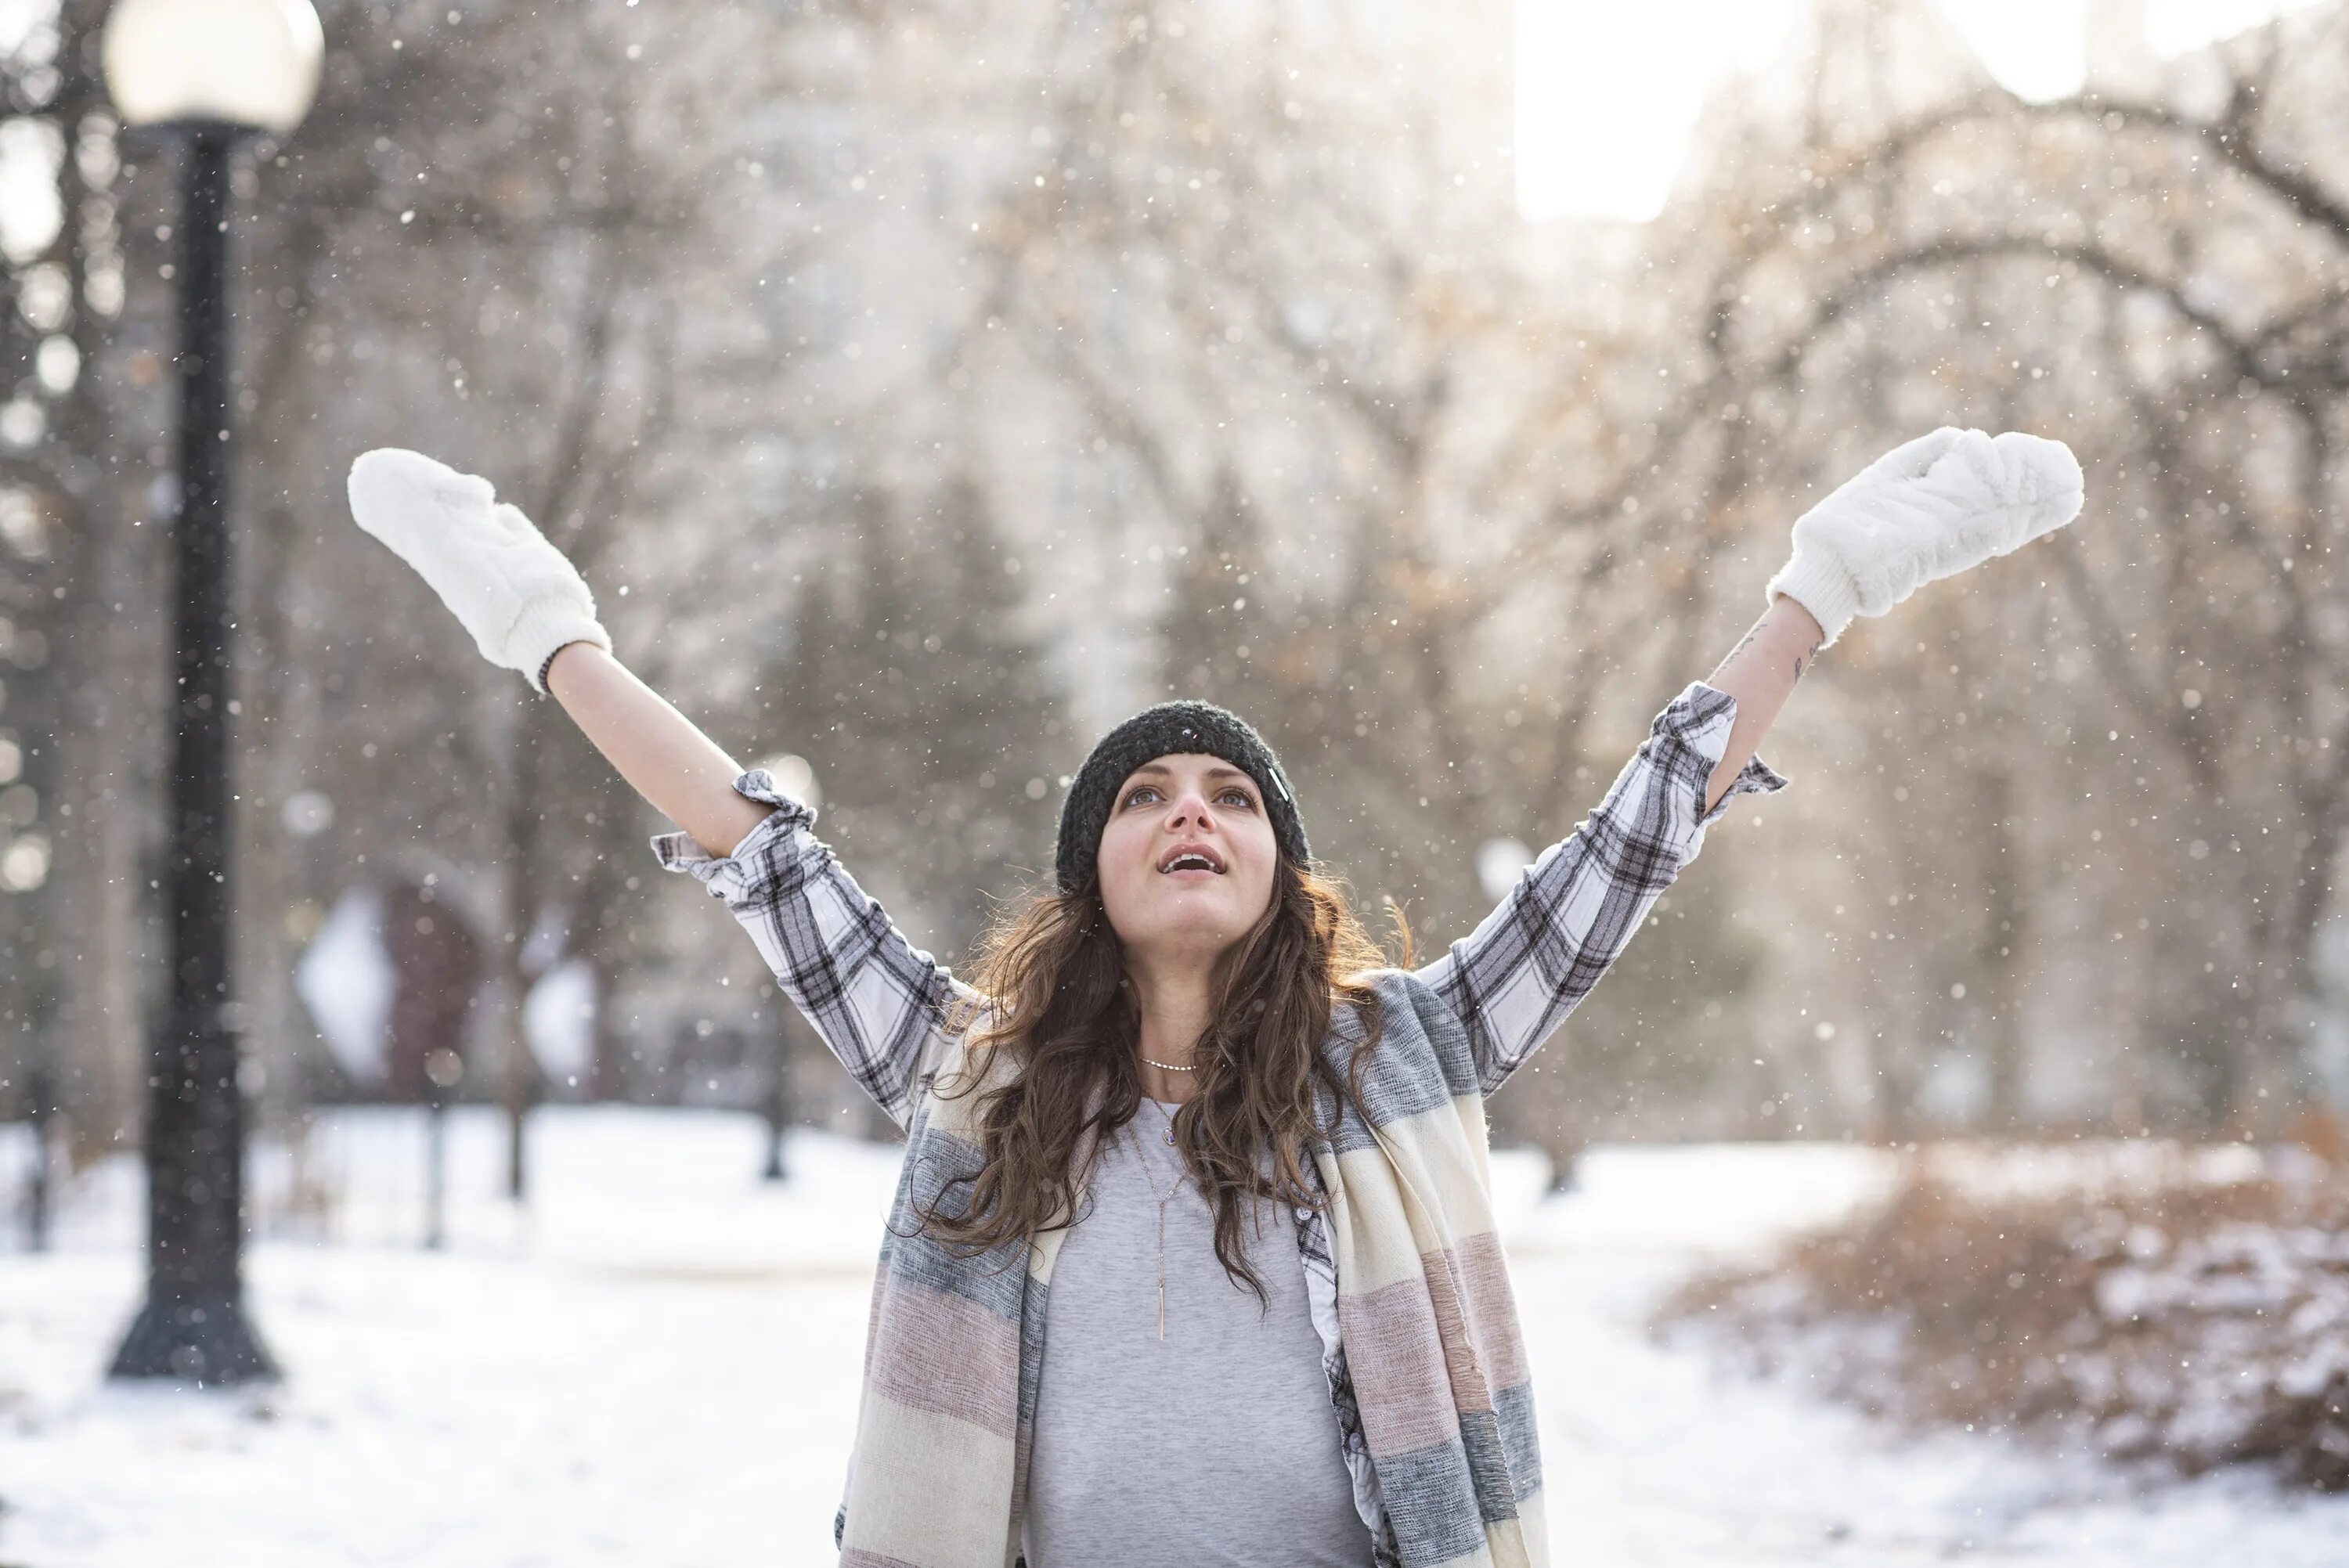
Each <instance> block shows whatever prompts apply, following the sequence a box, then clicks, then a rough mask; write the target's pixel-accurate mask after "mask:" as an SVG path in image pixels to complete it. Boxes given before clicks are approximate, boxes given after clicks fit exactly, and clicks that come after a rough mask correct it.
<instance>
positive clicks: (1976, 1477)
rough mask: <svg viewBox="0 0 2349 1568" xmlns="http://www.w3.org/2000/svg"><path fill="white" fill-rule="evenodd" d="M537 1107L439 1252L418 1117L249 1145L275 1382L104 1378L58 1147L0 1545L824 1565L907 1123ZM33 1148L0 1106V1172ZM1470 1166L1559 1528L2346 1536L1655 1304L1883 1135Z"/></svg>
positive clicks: (449, 1565)
mask: <svg viewBox="0 0 2349 1568" xmlns="http://www.w3.org/2000/svg"><path fill="white" fill-rule="evenodd" d="M533 1129H534V1130H533V1140H532V1149H531V1153H532V1157H533V1163H534V1167H535V1170H534V1175H535V1181H536V1191H537V1198H536V1201H535V1202H534V1203H533V1207H532V1208H531V1209H530V1210H529V1211H528V1212H526V1213H523V1212H517V1211H515V1210H513V1209H512V1208H511V1207H509V1206H508V1205H506V1204H504V1203H503V1202H500V1201H497V1200H496V1199H495V1198H494V1196H493V1195H492V1194H493V1193H494V1192H495V1191H496V1190H497V1184H498V1173H499V1171H500V1161H501V1158H502V1152H501V1144H500V1140H499V1135H498V1132H497V1129H496V1126H495V1123H494V1122H493V1120H492V1119H491V1118H490V1117H488V1116H486V1115H483V1114H478V1113H471V1112H467V1113H460V1115H459V1116H458V1117H457V1118H456V1119H455V1123H454V1127H453V1132H452V1139H451V1146H452V1175H451V1183H450V1185H451V1196H452V1205H453V1206H452V1210H451V1214H450V1244H449V1246H448V1247H447V1249H446V1250H445V1251H443V1252H440V1253H424V1252H421V1251H419V1250H418V1249H417V1247H416V1246H415V1244H414V1243H415V1238H416V1237H417V1236H418V1235H419V1233H420V1227H421V1206H422V1192H423V1180H422V1169H421V1153H422V1148H423V1135H422V1132H421V1130H420V1127H419V1121H418V1119H416V1118H415V1117H413V1116H412V1115H410V1114H408V1113H403V1112H387V1111H368V1112H355V1113H345V1114H341V1115H337V1116H336V1117H333V1118H331V1119H327V1120H326V1122H325V1123H324V1124H323V1125H322V1127H321V1129H320V1130H319V1131H318V1133H317V1134H316V1137H315V1138H314V1140H312V1144H311V1147H310V1149H309V1150H308V1151H307V1154H306V1157H305V1159H304V1160H303V1161H301V1162H300V1164H299V1168H298V1169H297V1167H296V1163H295V1161H292V1160H291V1159H289V1158H288V1157H287V1155H286V1154H285V1151H283V1150H263V1151H261V1153H260V1154H259V1155H257V1156H256V1161H255V1166H256V1170H255V1181H254V1186H255V1190H256V1193H257V1196H258V1199H259V1203H258V1209H259V1212H260V1214H261V1220H262V1228H263V1230H264V1239H263V1240H261V1241H260V1242H259V1243H257V1244H256V1245H255V1247H254V1251H253V1253H252V1254H251V1259H250V1265H249V1266H250V1281H251V1300H252V1305H253V1307H254V1314H255V1316H256V1318H257V1320H258V1321H259V1323H260V1325H261V1326H262V1329H263V1331H264V1334H265V1335H266V1336H267V1337H268V1339H269V1341H270V1343H271V1345H272V1346H273V1348H274V1351H275V1353H276V1355H277V1357H278V1358H279V1360H280V1361H281V1362H282V1363H283V1365H284V1366H285V1369H286V1371H287V1372H288V1374H289V1377H288V1380H287V1381H286V1382H285V1384H284V1385H283V1386H281V1387H274V1388H272V1389H268V1390H266V1391H258V1392H253V1391H248V1392H240V1393H231V1394H212V1395H206V1394H198V1393H192V1392H180V1391H173V1390H170V1389H162V1388H143V1387H142V1388H125V1387H114V1386H111V1385H109V1384H107V1383H106V1382H104V1381H103V1379H102V1377H101V1376H100V1374H101V1372H102V1369H103V1367H104V1363H105V1359H106V1357H107V1356H108V1354H109V1352H110V1351H111V1349H112V1348H113V1346H114V1343H115V1341H116V1339H117V1337H118V1336H119V1334H120V1333H121V1330H122V1328H123V1326H124V1325H125V1324H126V1323H127V1321H128V1319H129V1314H130V1312H131V1310H132V1308H133V1306H134V1305H135V1304H136V1302H137V1299H138V1295H139V1290H140V1255H139V1235H138V1225H139V1218H138V1216H139V1212H140V1204H139V1189H138V1173H137V1171H136V1169H135V1168H133V1167H131V1166H129V1164H128V1163H127V1162H119V1163H118V1164H116V1165H113V1166H109V1167H104V1168H101V1169H99V1170H98V1171H93V1172H91V1173H90V1174H89V1175H88V1177H87V1178H85V1179H84V1180H82V1181H78V1183H76V1184H75V1185H74V1187H73V1189H72V1190H71V1191H69V1192H68V1193H67V1195H66V1203H65V1211H64V1214H63V1217H62V1222H61V1228H60V1235H59V1245H58V1247H57V1250H56V1251H54V1252H52V1253H47V1254H46V1255H41V1256H30V1255H26V1254H23V1253H7V1252H5V1251H0V1564H5V1565H6V1568H151V1565H152V1564H157V1563H171V1564H173V1565H174V1568H212V1565H215V1564H217V1565H220V1568H230V1565H233V1568H297V1565H298V1568H339V1565H343V1564H353V1565H356V1564H376V1563H384V1564H401V1565H403V1568H406V1565H409V1564H415V1563H431V1564H433V1565H434V1568H522V1565H524V1564H538V1563H543V1564H548V1565H550V1568H553V1565H558V1564H559V1565H561V1568H606V1565H609V1568H623V1565H625V1568H668V1565H678V1568H683V1565H686V1564H696V1565H699V1564H720V1565H732V1564H745V1565H747V1564H751V1563H757V1564H762V1565H773V1564H782V1565H797V1564H802V1563H806V1564H813V1563H830V1562H831V1561H832V1553H831V1552H830V1550H829V1547H830V1537H831V1532H830V1526H831V1519H832V1511H833V1504H834V1502H835V1501H836V1500H837V1496H838V1492H839V1483H840V1479H841V1474H842V1466H843V1460H844V1450H845V1443H846V1439H847V1434H848V1431H849V1428H850V1423H851V1419H852V1418H853V1415H854V1402H855V1398H856V1381H857V1372H858V1367H859V1363H860V1358H861V1352H862V1346H863V1336H864V1314H865V1305H866V1292H867V1287H868V1284H869V1281H870V1277H871V1273H870V1271H871V1258H872V1253H873V1250H874V1243H875V1242H876V1240H877V1235H878V1227H879V1224H880V1220H881V1215H882V1212H883V1211H884V1207H885V1202H886V1199H887V1195H888V1191H889V1187H890V1183H891V1181H892V1179H893V1177H894V1174H895V1150H891V1149H885V1148H875V1147H873V1146H870V1145H864V1144H858V1143H854V1142H851V1141H849V1140H844V1139H839V1138H833V1137H828V1136H826V1135H824V1134H822V1133H815V1132H801V1133H795V1134H794V1135H793V1136H792V1140H791V1143H790V1145H789V1158H790V1161H791V1163H792V1171H793V1176H792V1180H791V1181H787V1182H785V1183H782V1184H780V1185H771V1184H764V1183H761V1181H759V1180H758V1171H759V1168H760V1160H761V1131H760V1130H759V1127H758V1125H757V1123H756V1122H755V1121H752V1120H750V1119H747V1118H740V1117H732V1116H727V1115H722V1114H718V1113H709V1112H655V1111H643V1110H618V1109H569V1110H554V1111H549V1112H544V1113H542V1114H541V1115H540V1116H539V1117H537V1118H536V1119H535V1120H534V1123H533ZM20 1132H21V1130H16V1129H0V1135H15V1134H18V1133H20ZM25 1153H26V1148H25V1145H24V1143H23V1141H22V1140H21V1137H16V1138H15V1140H13V1141H12V1140H11V1138H10V1137H9V1136H0V1195H5V1194H7V1193H9V1192H10V1191H12V1190H13V1187H14V1185H15V1181H16V1175H17V1173H18V1172H19V1171H21V1170H22V1168H23V1160H24V1156H25ZM1496 1172H1497V1175H1496V1180H1497V1181H1498V1184H1499V1185H1500V1186H1501V1187H1502V1188H1503V1189H1504V1197H1505V1201H1506V1204H1507V1209H1506V1223H1507V1228H1508V1232H1509V1237H1510V1245H1511V1252H1512V1255H1513V1258H1514V1260H1515V1279H1516V1287H1517V1293H1518V1299H1519V1305H1520V1308H1521V1311H1522V1314H1523V1316H1524V1318H1525V1323H1526V1334H1527V1337H1528V1339H1529V1341H1530V1349H1531V1354H1532V1357H1533V1362H1534V1366H1535V1368H1536V1374H1537V1379H1538V1381H1539V1384H1540V1406H1541V1412H1542V1439H1543V1451H1544V1461H1545V1465H1546V1468H1547V1480H1548V1490H1549V1499H1550V1502H1549V1511H1550V1518H1551V1522H1552V1534H1553V1544H1554V1551H1553V1558H1554V1561H1556V1562H1557V1563H1561V1564H1574V1565H1576V1568H1682V1565H1686V1568H1696V1565H1698V1564H1703V1565H1704V1568H1715V1565H1718V1564H1723V1563H1733V1564H1750V1565H1754V1568H1771V1565H1777V1564H1787V1565H1791V1564H1795V1563H1805V1564H1822V1563H1823V1564H1830V1565H1836V1564H1850V1565H1854V1568H1857V1565H1862V1564H1887V1565H1894V1564H1905V1563H1926V1562H1940V1561H1943V1560H1946V1559H1950V1558H1952V1557H1966V1558H1971V1559H1974V1560H1977V1561H1983V1562H1991V1563H2063V1564H2067V1565H2072V1564H2077V1565H2080V1568H2107V1565H2109V1568H2121V1565H2123V1564H2127V1568H2164V1565H2168V1564H2177V1565H2180V1568H2184V1565H2187V1564H2192V1565H2193V1568H2208V1565H2209V1564H2212V1563H2248V1564H2258V1565H2260V1568H2301V1565H2309V1568H2313V1565H2315V1564H2319V1563H2323V1564H2327V1565H2331V1564H2336V1563H2343V1562H2349V1501H2343V1500H2306V1499H2300V1498H2295V1497H2291V1496H2287V1495H2283V1494H2280V1493H2278V1492H2276V1491H2273V1490H2272V1489H2271V1488H2269V1487H2268V1486H2267V1485H2266V1484H2265V1483H2264V1482H2263V1481H2262V1480H2261V1479H2260V1478H2259V1477H2257V1476H2251V1475H2237V1476H2229V1477H2219V1478H2213V1479H2211V1480H2206V1481H2202V1482H2198V1483H2193V1484H2189V1485H2182V1486H2177V1485H2173V1486H2167V1487H2149V1488H2148V1487H2140V1486H2137V1485H2133V1484H2132V1483H2130V1482H2128V1481H2127V1480H2124V1479H2122V1478H2121V1477H2120V1476H2118V1475H2117V1474H2116V1472H2113V1471H2111V1470H2107V1469H2106V1468H2105V1467H2103V1466H2101V1465H2098V1464H2096V1463H2094V1462H2092V1461H2089V1460H2085V1459H2056V1458H2051V1457H2049V1456H2047V1455H2044V1454H2039V1453H2034V1452H2031V1451H2028V1450H2025V1449H2019V1448H2016V1447H2013V1446H2012V1445H2010V1444H2008V1443H2006V1442H2004V1441H2002V1440H1996V1439H1989V1438H1977V1437H1972V1436H1968V1435H1965V1434H1954V1435H1951V1436H1946V1437H1940V1438H1935V1439H1930V1440H1926V1441H1921V1442H1917V1441H1908V1440H1903V1439H1899V1438H1898V1437H1896V1436H1894V1435H1893V1434H1890V1433H1889V1432H1887V1431H1886V1430H1884V1429H1881V1428H1879V1427H1876V1426H1873V1425H1871V1424H1870V1423H1868V1422H1867V1421H1865V1420H1863V1419H1861V1418H1857V1417H1856V1416H1854V1415H1852V1414H1850V1413H1848V1412H1847V1411H1844V1410H1842V1409H1839V1408H1834V1407H1830V1406H1826V1405H1824V1404H1820V1403H1817V1402H1815V1401H1813V1400H1811V1399H1809V1398H1806V1397H1805V1396H1803V1395H1802V1394H1801V1393H1799V1392H1798V1391H1795V1390H1790V1389H1787V1388H1785V1387H1774V1386H1765V1385H1757V1384H1753V1383H1748V1382H1744V1381H1741V1380H1739V1379H1737V1378H1735V1377H1733V1376H1730V1375H1727V1374H1724V1373H1722V1372H1720V1371H1718V1370H1716V1369H1715V1367H1714V1366H1713V1364H1712V1363H1711V1362H1709V1361H1707V1360H1706V1359H1704V1358H1703V1357H1701V1356H1698V1355H1695V1354H1692V1353H1689V1352H1684V1351H1679V1352H1676V1351H1669V1350H1664V1349H1661V1348H1659V1347H1657V1346H1654V1345H1652V1344H1651V1342H1650V1341H1649V1340H1648V1339H1647V1338H1646V1337H1645V1336H1644V1335H1643V1334H1642V1333H1641V1332H1640V1327H1639V1322H1640V1316H1641V1314H1642V1312H1643V1310H1644V1308H1645V1306H1646V1305H1647V1304H1648V1303H1649V1302H1650V1301H1651V1299H1652V1298H1653V1296H1654V1295H1655V1293H1656V1292H1657V1291H1659V1290H1660V1289H1662V1288H1664V1287H1666V1286H1668V1285H1669V1284H1671V1283H1672V1282H1673V1281H1674V1280H1676V1279H1677V1278H1679V1277H1680V1276H1681V1275H1682V1274H1683V1273H1684V1272H1685V1271H1686V1270H1687V1269H1688V1268H1689V1267H1691V1266H1692V1264H1696V1263H1698V1262H1701V1261H1702V1260H1704V1259H1706V1258H1708V1257H1715V1256H1720V1255H1723V1253H1733V1252H1739V1251H1743V1250H1745V1249H1750V1248H1753V1247H1755V1246H1759V1245H1763V1244H1765V1243H1767V1242H1768V1240H1769V1239H1770V1238H1771V1237H1773V1236H1775V1235H1778V1234H1783V1233H1785V1231H1787V1230H1788V1229H1789V1228H1791V1227H1795V1226H1798V1225H1801V1224H1806V1223H1811V1222H1818V1221H1821V1220H1826V1219H1829V1218H1832V1217H1833V1216H1834V1215H1836V1214H1837V1213H1838V1212H1841V1211H1842V1210H1843V1209H1844V1208H1845V1207H1847V1205H1849V1204H1850V1203H1852V1202H1855V1201H1857V1200H1858V1199H1861V1198H1863V1197H1864V1196H1866V1195H1867V1194H1868V1192H1869V1191H1872V1190H1875V1189H1877V1188H1878V1187H1879V1186H1880V1185H1881V1183H1883V1182H1884V1181H1886V1180H1887V1179H1888V1177H1889V1170H1888V1168H1887V1166H1886V1165H1885V1163H1884V1161H1883V1160H1882V1158H1881V1157H1880V1156H1878V1155H1876V1154H1874V1153H1872V1152H1870V1151H1867V1150H1851V1149H1845V1148H1838V1147H1829V1146H1801V1145H1772V1146H1754V1147H1716V1148H1676V1149H1602V1150H1598V1151H1596V1152H1595V1153H1594V1154H1593V1155H1592V1156H1591V1157H1590V1159H1589V1161H1588V1163H1587V1165H1586V1168H1585V1175H1584V1181H1583V1184H1582V1186H1581V1188H1580V1189H1579V1190H1578V1191H1576V1192H1574V1193H1572V1194H1569V1195H1567V1196H1563V1197H1557V1198H1550V1199H1544V1198H1542V1197H1541V1196H1540V1192H1541V1189H1542V1187H1543V1186H1544V1184H1545V1178H1546V1174H1547V1173H1546V1171H1544V1170H1543V1169H1542V1168H1541V1162H1540V1161H1539V1159H1538V1157H1537V1156H1528V1155H1516V1154H1503V1155H1501V1156H1499V1157H1497V1158H1496ZM13 1244H14V1243H13V1240H12V1241H8V1242H0V1246H5V1245H13Z"/></svg>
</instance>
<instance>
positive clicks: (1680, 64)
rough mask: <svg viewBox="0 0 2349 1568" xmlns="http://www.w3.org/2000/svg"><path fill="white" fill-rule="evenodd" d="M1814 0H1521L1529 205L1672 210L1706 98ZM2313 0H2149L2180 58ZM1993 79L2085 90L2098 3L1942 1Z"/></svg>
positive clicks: (2153, 36) (1540, 213) (1540, 214)
mask: <svg viewBox="0 0 2349 1568" xmlns="http://www.w3.org/2000/svg"><path fill="white" fill-rule="evenodd" d="M1802 3H1803V0H1641V3H1640V4H1639V5H1630V6H1625V5H1616V4H1612V3H1602V0H1517V72H1516V77H1517V95H1516V97H1517V101H1516V132H1517V160H1516V162H1517V206H1518V210H1519V211H1522V212H1523V213H1524V214H1525V215H1526V217H1528V218H1556V217H1565V216H1592V217H1610V218H1630V219H1634V220H1639V221H1645V220H1647V219H1650V218H1652V217H1654V216H1655V215H1656V211H1657V210H1658V209H1659V208H1661V206H1662V205H1663V201H1664V195H1665V192H1666V191H1667V190H1668V189H1669V188H1670V185H1671V178H1672V174H1673V171H1674V170H1677V169H1678V168H1679V167H1680V163H1681V160H1682V156H1683V154H1684V153H1685V151H1686V149H1687V142H1688V136H1689V130H1690V128H1691V127H1692V126H1693V125H1694V124H1695V121H1696V115H1697V110H1698V108H1699V107H1700V106H1701V104H1702V100H1703V97H1704V94H1705V92H1706V91H1707V89H1708V88H1711V86H1712V85H1713V82H1714V81H1716V80H1717V79H1719V78H1720V77H1721V76H1722V75H1723V74H1724V73H1725V72H1728V71H1731V70H1733V69H1739V68H1753V67H1759V66H1761V65H1763V64H1764V63H1766V62H1767V61H1768V60H1769V58H1770V57H1772V56H1773V55H1775V53H1776V52H1777V51H1778V50H1779V49H1781V48H1783V47H1784V46H1785V45H1786V44H1787V42H1788V41H1789V38H1790V36H1791V35H1792V33H1793V30H1794V24H1795V16H1796V15H1797V7H1798V5H1800V4H1802ZM2308 3H2309V0H2148V4H2147V21H2146V26H2147V42H2148V43H2149V44H2150V45H2151V46H2152V48H2153V51H2154V53H2155V54H2157V55H2174V54H2178V53H2182V52H2183V51H2185V50H2188V49H2191V48H2195V47H2197V46H2200V45H2202V44H2206V43H2209V41H2211V40H2212V39H2214V38H2222V37H2225V36H2229V35H2230V34H2232V33H2237V32H2240V31H2241V30H2243V29H2244V28H2246V27H2252V26H2258V25H2259V24H2260V23H2261V22H2264V21H2266V20H2267V19H2268V18H2270V17H2271V16H2273V15H2277V14H2278V13H2280V12H2284V11H2292V10H2300V9H2302V8H2304V7H2305V5H2307V4H2308ZM1936 4H1937V5H1939V7H1940V11H1941V13H1942V15H1945V16H1946V17H1948V18H1949V20H1950V22H1951V26H1953V27H1954V28H1955V29H1956V30H1957V32H1958V34H1959V35H1960V36H1961V37H1963V38H1964V39H1965V40H1966V41H1967V43H1969V44H1970V45H1971V46H1972V47H1973V49H1974V51H1975V53H1976V54H1978V55H1979V56H1980V57H1982V63H1983V64H1984V65H1985V66H1986V67H1988V68H1989V69H1990V71H1991V73H1992V75H1993V76H1995V77H1998V79H1999V80H2000V81H2002V82H2003V83H2004V84H2005V85H2006V86H2007V87H2008V88H2011V89H2012V90H2013V91H2014V92H2016V93H2018V94H2020V95H2022V96H2023V97H2025V98H2057V97H2061V96H2062V95H2064V94H2065V93H2068V92H2071V91H2073V90H2075V88H2078V86H2079V85H2080V79H2081V75H2082V72H2083V71H2084V69H2085V63H2086V49H2085V27H2086V23H2085V16H2086V0H1936Z"/></svg>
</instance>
